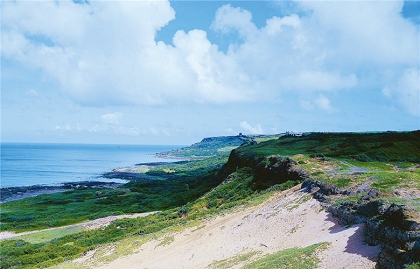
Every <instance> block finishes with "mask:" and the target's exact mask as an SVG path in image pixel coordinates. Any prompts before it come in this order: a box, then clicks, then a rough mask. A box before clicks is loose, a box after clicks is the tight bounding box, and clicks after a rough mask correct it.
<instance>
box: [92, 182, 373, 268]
mask: <svg viewBox="0 0 420 269" xmlns="http://www.w3.org/2000/svg"><path fill="white" fill-rule="evenodd" d="M362 232H363V226H361V225H357V226H352V227H342V226H340V225H338V224H337V222H336V221H335V220H334V219H333V218H332V217H331V216H330V214H329V213H327V212H325V210H323V208H322V207H321V205H320V203H319V202H318V201H316V200H315V199H313V198H312V196H311V195H310V194H308V193H305V192H303V191H301V190H295V191H293V192H288V193H286V194H285V193H278V194H276V195H275V196H273V197H271V198H270V199H269V200H268V201H266V202H264V203H263V204H260V205H258V206H256V207H252V208H240V209H238V210H236V211H235V212H232V213H229V214H225V215H222V216H218V217H215V218H212V219H208V220H206V221H204V222H203V223H202V225H200V226H198V227H193V228H188V229H185V230H183V231H181V232H177V233H172V234H170V235H165V236H166V237H168V238H169V237H170V238H171V240H169V241H168V243H167V244H162V240H163V238H157V239H154V240H150V241H148V242H147V243H145V244H143V245H142V246H141V247H140V248H139V249H138V250H137V251H135V253H134V254H132V255H129V256H126V257H121V258H119V259H117V260H114V261H112V262H110V263H108V264H103V265H101V266H100V267H96V268H97V269H113V268H115V269H121V268H206V267H209V266H210V265H211V264H212V263H213V262H215V261H220V260H223V259H227V258H232V257H235V256H237V255H241V254H245V253H250V252H255V251H256V252H257V253H258V254H256V255H254V256H253V259H258V257H261V256H262V255H264V254H269V253H274V252H277V251H280V250H283V249H286V248H291V247H305V246H309V245H312V244H315V243H320V242H330V245H329V247H328V248H327V249H325V250H322V251H320V252H319V253H317V255H318V256H319V257H320V258H321V263H320V264H319V268H334V269H336V268H374V267H375V264H376V262H375V259H376V257H377V255H378V252H379V247H372V246H367V245H365V244H364V243H363V242H362ZM165 236H164V237H165ZM248 262H249V261H248ZM243 265H244V264H242V263H240V262H239V263H237V264H235V265H234V266H231V268H240V267H241V266H243Z"/></svg>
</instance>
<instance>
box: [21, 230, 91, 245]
mask: <svg viewBox="0 0 420 269" xmlns="http://www.w3.org/2000/svg"><path fill="white" fill-rule="evenodd" d="M81 231H83V227H81V226H74V227H68V228H57V229H53V230H44V231H40V232H35V233H32V234H27V235H21V236H19V237H18V238H17V239H20V240H24V241H26V242H29V243H32V244H37V243H43V242H48V241H51V240H53V239H55V238H59V237H63V236H66V235H70V234H75V233H79V232H81Z"/></svg>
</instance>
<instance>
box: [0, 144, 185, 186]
mask: <svg viewBox="0 0 420 269" xmlns="http://www.w3.org/2000/svg"><path fill="white" fill-rule="evenodd" d="M179 147H180V146H161V145H158V146H151V145H89V144H28V143H1V174H0V176H1V179H0V186H1V187H14V186H32V185H57V184H61V183H64V182H77V181H101V182H111V181H112V182H117V181H118V180H115V179H112V180H109V179H105V178H102V177H100V176H101V174H102V173H105V172H108V171H110V170H111V169H113V168H118V167H126V166H134V165H135V164H138V163H146V162H168V161H172V160H168V159H161V158H158V157H156V156H155V153H157V152H164V151H169V150H173V149H176V148H179ZM120 182H125V181H120Z"/></svg>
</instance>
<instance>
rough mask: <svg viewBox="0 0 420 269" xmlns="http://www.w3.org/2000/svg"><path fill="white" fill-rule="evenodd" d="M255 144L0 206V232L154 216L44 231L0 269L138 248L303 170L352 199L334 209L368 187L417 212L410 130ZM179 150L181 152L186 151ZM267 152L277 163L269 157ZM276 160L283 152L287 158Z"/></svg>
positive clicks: (416, 159) (264, 262)
mask: <svg viewBox="0 0 420 269" xmlns="http://www.w3.org/2000/svg"><path fill="white" fill-rule="evenodd" d="M258 139H259V141H260V142H259V143H257V144H255V143H256V142H252V143H251V142H249V141H250V140H248V143H246V145H243V146H241V147H238V148H235V149H234V150H233V152H232V153H231V154H230V157H229V161H228V153H229V152H228V151H227V150H228V149H232V148H234V147H236V145H232V144H230V145H229V143H230V142H227V141H229V139H228V140H226V139H224V140H223V139H222V140H223V142H220V141H221V140H220V141H219V140H217V139H208V140H206V141H204V142H205V143H207V144H208V145H207V146H205V147H204V148H203V149H202V152H201V153H200V149H197V147H195V149H194V150H190V152H189V154H193V155H194V156H193V157H197V156H200V158H201V159H200V160H196V161H182V162H178V163H171V164H161V165H147V166H146V165H142V166H140V167H139V169H138V170H137V172H136V175H135V177H134V179H133V180H132V181H131V182H129V183H127V184H125V185H122V186H120V187H119V188H116V189H95V188H86V189H80V190H71V191H67V192H63V193H55V194H49V195H40V196H37V197H33V198H27V199H23V200H18V201H12V202H7V203H4V204H1V215H0V217H1V223H0V228H1V231H30V230H36V229H44V228H50V227H58V226H63V225H69V224H74V223H78V222H82V221H85V220H89V219H96V218H100V217H105V216H109V215H117V214H124V213H138V212H148V211H161V212H159V213H157V214H154V215H150V216H147V217H142V218H137V219H122V220H117V221H115V222H113V223H112V224H111V225H109V226H108V227H106V228H105V229H100V230H88V231H80V230H78V229H76V228H74V229H68V230H64V229H57V230H45V231H42V232H38V233H33V234H29V235H26V236H24V237H20V238H19V239H18V240H4V241H1V242H0V249H1V252H0V267H1V268H45V267H48V266H52V265H56V264H61V263H63V262H65V261H68V260H71V259H74V258H77V257H80V256H81V255H82V254H83V253H87V252H88V251H91V250H94V249H97V248H98V247H100V246H104V245H110V244H118V243H117V242H122V241H124V242H129V243H127V244H128V245H130V246H131V245H133V246H134V245H135V246H137V247H138V246H139V245H141V244H142V243H144V242H145V241H146V240H147V239H148V238H151V237H152V236H155V235H156V233H162V232H163V231H168V230H171V229H172V230H173V229H175V230H176V229H182V228H184V227H187V226H188V225H196V224H197V225H199V221H200V219H202V218H203V217H208V216H212V215H214V214H219V213H221V212H225V211H226V210H231V209H234V208H237V207H238V206H247V205H255V204H257V203H260V202H262V201H264V200H265V199H267V198H268V197H269V196H270V195H271V194H272V192H273V191H278V190H285V189H288V188H291V187H293V186H295V185H296V184H298V183H299V182H301V180H297V179H296V175H301V174H302V175H304V174H305V173H301V172H302V171H301V170H299V169H304V170H305V171H307V175H308V176H309V177H310V178H312V179H315V180H319V181H322V182H324V183H326V184H327V185H333V186H336V187H338V188H340V189H346V190H349V192H351V193H352V194H349V195H347V196H337V198H332V199H336V200H335V201H332V202H333V203H334V202H335V203H336V204H339V203H340V202H343V201H352V202H355V203H356V202H357V201H359V200H360V199H361V198H362V197H363V196H364V195H366V192H364V191H363V189H362V191H359V192H356V191H355V190H356V189H357V188H359V187H360V186H364V185H366V184H367V185H368V186H371V187H372V188H375V189H376V190H378V191H380V192H381V197H379V198H375V199H383V200H386V201H390V202H398V203H406V204H408V205H411V206H414V207H415V208H418V209H419V210H420V200H419V199H418V198H413V197H411V196H410V195H406V194H405V191H406V190H408V189H415V190H417V191H420V168H419V163H420V132H419V131H416V132H409V133H408V132H407V133H372V134H353V133H351V134H329V133H327V134H320V133H318V134H309V135H305V136H302V137H285V136H282V137H280V138H279V139H271V138H270V139H264V138H262V137H260V138H258ZM215 141H216V142H215ZM217 141H219V142H220V143H219V142H217ZM241 141H242V142H243V140H242V139H241ZM253 141H257V139H254V140H253ZM211 144H217V146H216V148H214V149H210V145H211ZM183 152H184V153H183V154H187V153H186V152H188V149H187V150H184V151H183ZM273 155H276V156H277V157H275V158H270V156H273ZM185 156H187V155H184V157H185ZM204 156H212V157H208V158H204ZM279 156H280V157H279ZM281 156H291V157H292V158H293V160H295V161H296V162H294V161H293V162H292V161H290V159H287V158H283V157H281ZM282 164H285V167H286V168H287V169H289V170H287V171H285V172H284V171H283V172H284V174H280V175H281V176H283V175H285V178H284V179H282V181H281V182H276V181H264V177H261V174H263V175H264V173H266V172H267V171H268V170H270V171H271V172H272V171H275V169H280V168H282V167H281V165H282ZM274 168H275V169H274ZM298 168H299V169H298ZM273 169H274V170H273ZM293 173H294V174H293ZM269 175H270V176H272V175H273V174H269ZM274 175H276V174H274ZM289 176H290V178H288V177H289ZM262 181H263V182H262ZM398 193H399V194H398ZM305 199H306V198H305ZM302 202H304V200H302ZM291 209H293V208H290V210H291ZM197 229H198V228H197ZM172 240H173V236H170V235H166V237H165V236H164V237H162V241H161V242H162V245H164V244H170V243H171V242H172ZM127 244H126V245H127ZM324 246H325V245H324V244H322V245H313V246H309V247H307V248H302V249H298V248H293V249H289V250H284V251H281V252H278V253H275V254H272V255H269V256H266V257H264V258H262V259H260V260H257V261H254V262H252V263H251V264H249V265H247V267H246V268H313V267H314V266H316V264H317V262H318V261H317V259H316V258H315V256H314V255H313V254H314V252H315V251H317V249H319V250H320V249H322V247H324ZM124 251H127V250H126V249H124ZM118 253H119V252H118ZM256 255H257V254H256V253H248V254H243V255H238V256H237V257H234V258H231V259H227V260H223V261H218V262H215V263H214V264H213V266H214V267H215V268H227V267H229V266H230V265H233V264H240V263H245V262H248V261H249V260H253V259H254V258H255V257H256ZM292 266H296V267H292ZM413 268H416V267H413Z"/></svg>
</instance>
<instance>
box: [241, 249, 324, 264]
mask: <svg viewBox="0 0 420 269" xmlns="http://www.w3.org/2000/svg"><path fill="white" fill-rule="evenodd" d="M327 246H328V243H319V244H315V245H311V246H308V247H305V248H289V249H285V250H282V251H279V252H276V253H274V254H270V255H267V256H265V257H263V258H261V259H259V260H257V261H254V262H252V263H250V264H247V265H245V266H244V267H243V268H244V269H248V268H249V269H251V268H252V269H265V268H267V269H272V268H277V269H283V268H284V269H290V268H292V269H311V268H316V267H317V265H318V263H319V261H320V260H319V259H318V257H316V256H315V253H316V251H317V250H318V251H319V250H322V249H323V248H326V247H327Z"/></svg>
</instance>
